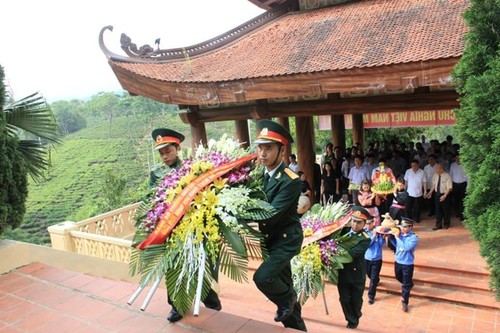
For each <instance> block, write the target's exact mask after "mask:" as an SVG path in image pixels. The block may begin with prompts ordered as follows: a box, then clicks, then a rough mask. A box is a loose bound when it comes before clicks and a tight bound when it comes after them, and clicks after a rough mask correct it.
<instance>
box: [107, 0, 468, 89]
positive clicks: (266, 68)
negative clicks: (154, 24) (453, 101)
mask: <svg viewBox="0 0 500 333" xmlns="http://www.w3.org/2000/svg"><path fill="white" fill-rule="evenodd" d="M468 5H469V1H468V0H439V1H437V0H364V1H363V0H361V1H355V2H351V3H347V4H345V5H339V6H332V7H327V8H322V9H318V10H313V11H303V12H291V13H289V14H286V15H284V16H281V17H279V18H277V19H276V20H273V21H272V22H271V23H269V24H267V25H265V26H264V27H262V28H260V29H258V30H256V31H253V32H250V33H248V34H246V35H244V36H243V37H242V38H240V39H238V40H236V41H235V42H233V43H231V44H229V45H225V46H222V47H221V48H219V49H216V50H214V51H211V52H209V53H205V54H202V55H199V56H196V57H192V58H190V59H189V60H177V61H171V62H165V63H154V62H150V63H133V62H121V61H117V60H111V62H112V63H113V65H116V66H119V67H122V68H124V69H126V70H128V71H130V72H132V73H135V74H136V75H139V76H144V77H148V78H151V79H155V80H160V81H170V82H221V81H232V80H239V79H248V78H258V77H270V76H279V75H289V74H301V73H312V72H320V71H336V70H343V69H351V68H365V67H374V66H384V65H391V64H399V63H409V62H420V61H426V60H432V59H443V58H451V57H459V56H460V55H461V54H462V51H463V48H464V40H463V36H464V34H465V33H466V30H467V28H466V26H465V23H464V21H463V18H462V14H463V12H464V11H465V9H466V8H467V7H468Z"/></svg>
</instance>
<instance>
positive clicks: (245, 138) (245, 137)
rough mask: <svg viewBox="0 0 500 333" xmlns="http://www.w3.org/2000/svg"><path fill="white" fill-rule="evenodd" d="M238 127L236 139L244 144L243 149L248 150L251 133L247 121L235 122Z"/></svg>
mask: <svg viewBox="0 0 500 333" xmlns="http://www.w3.org/2000/svg"><path fill="white" fill-rule="evenodd" d="M234 124H235V126H236V139H238V141H239V142H241V143H242V147H244V148H248V147H249V146H250V133H249V132H248V121H247V120H235V121H234Z"/></svg>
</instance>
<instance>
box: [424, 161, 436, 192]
mask: <svg viewBox="0 0 500 333" xmlns="http://www.w3.org/2000/svg"><path fill="white" fill-rule="evenodd" d="M434 165H436V164H434ZM424 172H425V177H426V178H427V189H428V190H430V189H431V188H432V177H433V176H434V173H436V172H435V171H434V166H431V165H430V164H427V165H426V166H425V167H424Z"/></svg>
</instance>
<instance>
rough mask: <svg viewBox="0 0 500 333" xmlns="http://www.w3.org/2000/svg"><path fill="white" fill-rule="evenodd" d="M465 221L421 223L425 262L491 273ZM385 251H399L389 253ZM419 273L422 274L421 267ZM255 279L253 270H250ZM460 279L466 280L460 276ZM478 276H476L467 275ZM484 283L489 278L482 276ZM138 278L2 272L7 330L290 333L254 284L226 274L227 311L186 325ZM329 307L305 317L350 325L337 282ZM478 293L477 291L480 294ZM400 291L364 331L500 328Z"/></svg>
mask: <svg viewBox="0 0 500 333" xmlns="http://www.w3.org/2000/svg"><path fill="white" fill-rule="evenodd" d="M453 222H454V223H456V224H457V225H456V226H455V225H454V226H453V227H452V228H450V229H449V230H447V231H444V230H440V231H437V232H432V230H431V228H432V224H433V221H431V220H424V221H423V222H422V223H421V224H419V225H416V226H415V229H416V231H417V233H418V235H419V237H420V240H421V241H420V244H419V247H418V248H417V252H416V258H417V259H416V262H417V264H424V263H425V264H428V265H434V266H436V267H438V268H439V269H446V268H447V267H453V268H457V267H458V268H462V269H464V270H465V271H464V273H463V275H464V276H466V275H467V274H466V273H467V272H466V271H467V270H475V269H477V270H480V271H485V266H486V265H485V263H484V260H483V259H482V258H481V257H480V256H479V254H478V245H477V243H475V242H473V241H472V240H470V237H469V235H468V232H467V230H465V228H463V227H461V226H458V223H457V221H455V220H454V221H453ZM384 255H391V254H390V252H384ZM415 274H418V270H417V271H416V273H415ZM249 280H250V281H252V280H251V276H250V279H249ZM457 280H458V278H457ZM463 281H470V280H463ZM477 283H478V285H480V286H482V285H483V284H484V283H486V284H487V280H485V281H477ZM136 287H137V286H136V285H135V284H134V283H128V282H123V281H113V280H109V279H104V278H97V277H93V276H90V275H86V274H81V273H76V272H71V271H68V270H62V269H58V268H54V267H50V266H46V265H43V264H39V263H32V264H30V265H27V266H24V267H21V268H19V269H17V270H15V271H12V272H9V273H7V274H4V275H0V333H8V332H35V333H45V332H50V333H59V332H61V333H62V332H64V333H66V332H71V333H87V332H89V333H96V332H97V333H98V332H119V333H128V332H130V333H133V332H138V333H139V332H140V333H143V332H145V328H146V327H147V332H166V333H187V332H237V331H238V332H239V333H250V332H252V333H253V332H258V333H259V332H262V333H264V332H265V333H268V332H269V333H283V332H292V331H293V330H289V329H284V328H283V327H282V325H281V324H279V323H275V322H274V321H273V316H274V312H275V310H276V308H275V306H274V305H273V304H272V303H270V302H269V301H267V300H266V299H265V297H264V296H263V295H262V294H261V293H260V292H259V291H258V290H257V288H256V287H255V286H254V284H253V282H250V283H248V284H239V283H236V282H233V281H231V280H229V279H228V278H226V277H224V276H222V275H221V280H220V294H221V295H220V296H221V300H222V305H223V309H222V311H221V312H216V311H213V310H210V309H206V308H204V307H202V309H201V313H200V316H198V317H194V316H193V315H192V314H189V315H187V316H186V317H185V318H184V319H183V320H181V321H180V322H178V323H175V324H171V323H169V322H168V321H167V320H166V315H167V313H168V311H169V309H170V307H169V306H168V305H167V304H166V291H165V289H164V288H159V289H158V290H157V292H156V294H155V295H154V297H153V299H152V301H151V303H150V304H149V306H148V307H147V309H146V311H140V310H139V308H140V307H141V305H142V302H143V300H144V298H145V296H146V294H147V292H148V290H149V289H148V288H146V289H145V290H144V291H143V292H142V293H141V295H140V296H139V298H138V299H137V300H136V301H135V302H134V304H132V305H131V306H129V305H127V304H126V302H127V300H128V298H129V297H130V295H131V294H132V293H133V291H134V290H135V289H136ZM325 294H326V297H327V299H326V302H327V305H328V310H329V314H328V315H327V314H326V313H325V308H324V304H323V299H322V297H321V295H320V296H319V297H318V298H317V299H315V300H313V299H310V300H308V302H307V303H306V304H305V305H304V307H303V317H304V319H305V321H306V325H307V327H308V331H309V332H312V333H319V332H330V331H337V330H342V331H343V330H345V320H344V317H343V314H342V311H341V308H340V305H339V302H338V293H337V290H336V287H335V286H333V285H327V287H326V291H325ZM479 296H480V295H479V294H477V295H474V294H473V295H470V296H469V297H479ZM400 306H401V304H400V297H399V296H398V295H392V294H387V293H383V292H379V293H378V294H377V298H376V302H375V304H373V305H368V304H367V303H365V304H364V306H363V317H362V318H361V321H360V325H359V327H358V331H359V332H398V333H399V332H405V333H413V332H415V333H416V332H426V333H428V332H429V333H430V332H439V333H442V332H449V333H457V332H458V333H460V332H468V333H472V332H488V333H492V332H499V333H500V315H499V311H498V310H487V309H479V308H472V307H468V306H462V305H458V304H453V303H449V302H438V301H432V300H429V299H426V298H418V297H412V298H411V300H410V311H409V312H408V313H403V312H402V311H401V308H400Z"/></svg>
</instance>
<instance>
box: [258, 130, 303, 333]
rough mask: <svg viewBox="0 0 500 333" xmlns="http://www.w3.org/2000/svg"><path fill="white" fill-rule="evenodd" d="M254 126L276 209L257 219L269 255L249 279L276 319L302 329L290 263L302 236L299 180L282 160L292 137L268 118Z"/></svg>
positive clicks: (268, 190)
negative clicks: (268, 217) (272, 214)
mask: <svg viewBox="0 0 500 333" xmlns="http://www.w3.org/2000/svg"><path fill="white" fill-rule="evenodd" d="M257 127H258V130H259V131H260V132H259V135H258V136H257V139H256V140H255V143H256V144H257V145H258V152H259V161H260V163H262V165H264V166H265V169H266V171H265V176H264V192H265V193H266V196H267V200H268V201H269V203H270V204H271V205H272V206H273V207H274V208H275V209H276V210H277V211H278V213H277V214H276V215H275V216H273V217H272V218H270V219H268V220H264V221H261V222H259V229H260V231H261V232H262V234H263V235H264V237H265V243H266V246H267V250H268V252H269V257H268V258H267V259H266V260H265V261H264V262H263V263H262V264H261V265H260V267H259V268H258V269H257V271H256V272H255V274H254V276H253V280H254V282H255V285H256V286H257V288H258V289H259V290H260V291H261V292H262V293H263V294H264V295H265V296H266V297H267V298H268V299H269V300H270V301H271V302H273V303H274V304H276V306H277V308H278V309H277V311H276V315H275V317H274V320H275V321H276V322H282V323H283V325H284V326H285V327H290V328H295V329H298V330H302V331H306V325H305V323H304V320H303V319H302V314H301V311H302V308H301V306H300V304H299V303H298V302H297V294H296V293H295V291H294V289H293V281H292V273H291V266H290V260H291V259H292V258H293V257H294V256H295V255H297V254H298V253H299V252H300V249H301V245H302V240H303V234H302V228H301V226H300V220H299V217H298V215H297V204H298V200H299V196H300V193H301V181H300V179H299V176H298V175H297V174H295V172H293V171H292V170H290V169H289V168H288V167H286V164H285V163H284V162H283V155H284V152H285V149H286V145H287V144H288V143H291V142H293V139H292V137H291V136H290V133H288V131H287V130H286V129H285V128H284V127H282V126H281V125H279V124H278V123H275V122H273V121H271V120H261V121H259V123H258V124H257Z"/></svg>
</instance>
